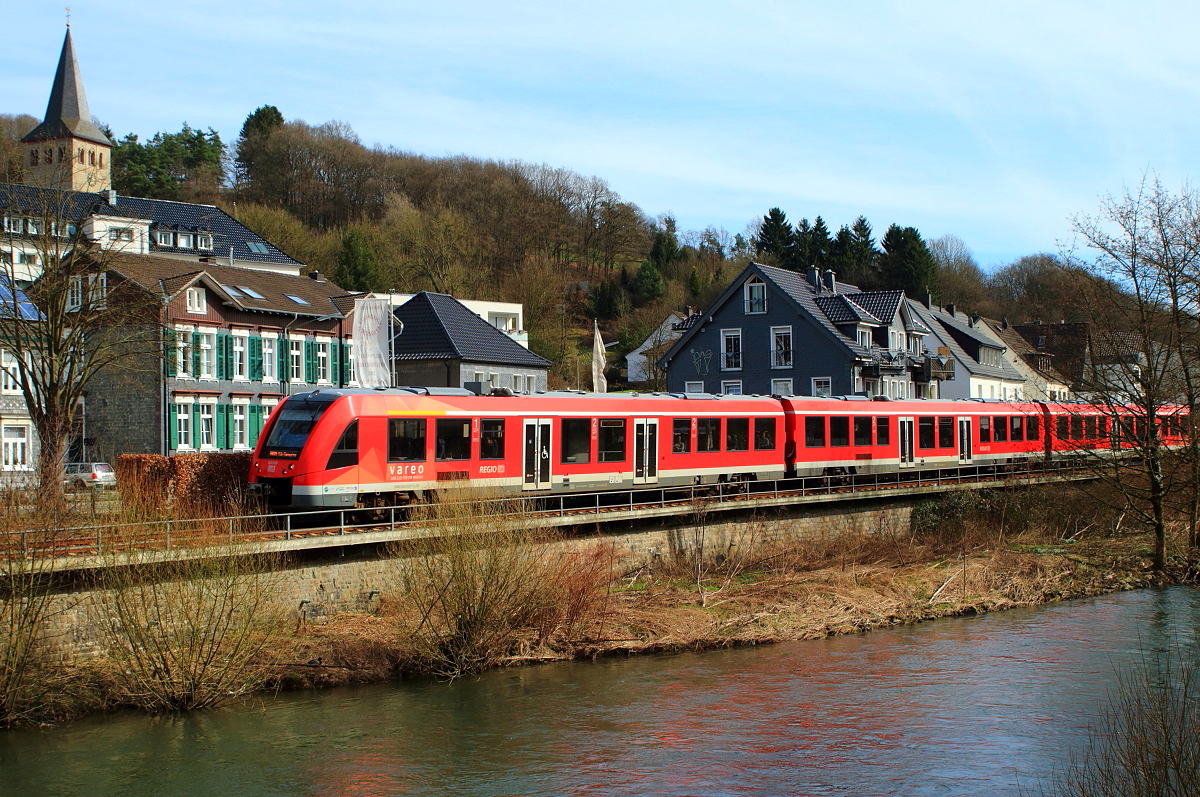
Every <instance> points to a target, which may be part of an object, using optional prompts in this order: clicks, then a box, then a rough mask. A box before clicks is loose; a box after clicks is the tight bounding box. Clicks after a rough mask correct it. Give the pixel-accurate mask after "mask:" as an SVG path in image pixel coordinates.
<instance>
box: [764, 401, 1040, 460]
mask: <svg viewBox="0 0 1200 797" xmlns="http://www.w3.org/2000/svg"><path fill="white" fill-rule="evenodd" d="M781 402H782V404H783V407H784V413H785V415H786V418H787V420H786V422H785V424H786V428H787V430H788V438H789V441H791V444H790V446H789V448H788V459H787V466H788V471H789V473H790V474H792V475H795V476H821V475H841V474H857V473H884V472H893V471H897V470H904V469H906V468H934V467H937V468H942V467H960V466H967V465H995V464H1009V463H1012V462H1015V461H1020V460H1025V459H1030V458H1034V457H1038V456H1044V443H1043V434H1044V429H1045V422H1044V420H1043V415H1044V410H1043V409H1042V408H1041V406H1040V405H1037V404H1014V403H999V402H983V401H937V400H933V401H929V400H910V401H904V400H900V401H891V400H877V401H869V400H866V399H862V398H857V397H842V398H810V397H798V396H790V397H784V398H783V399H781Z"/></svg>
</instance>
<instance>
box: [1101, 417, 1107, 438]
mask: <svg viewBox="0 0 1200 797" xmlns="http://www.w3.org/2000/svg"><path fill="white" fill-rule="evenodd" d="M1100 437H1102V438H1103V437H1108V417H1107V416H1103V417H1101V418H1100Z"/></svg>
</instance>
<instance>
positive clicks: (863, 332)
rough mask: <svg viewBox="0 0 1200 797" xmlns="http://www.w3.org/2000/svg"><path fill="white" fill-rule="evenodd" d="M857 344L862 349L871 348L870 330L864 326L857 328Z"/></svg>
mask: <svg viewBox="0 0 1200 797" xmlns="http://www.w3.org/2000/svg"><path fill="white" fill-rule="evenodd" d="M858 345H859V346H862V347H863V348H864V349H869V348H871V330H869V329H867V328H866V327H859V328H858Z"/></svg>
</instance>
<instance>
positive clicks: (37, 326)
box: [0, 186, 163, 508]
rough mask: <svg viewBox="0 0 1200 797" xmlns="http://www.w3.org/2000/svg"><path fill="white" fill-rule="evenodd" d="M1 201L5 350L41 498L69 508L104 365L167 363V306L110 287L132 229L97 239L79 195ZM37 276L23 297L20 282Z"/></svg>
mask: <svg viewBox="0 0 1200 797" xmlns="http://www.w3.org/2000/svg"><path fill="white" fill-rule="evenodd" d="M0 207H3V209H4V216H5V222H6V223H5V230H6V231H5V233H4V235H5V236H6V239H7V240H6V241H5V242H6V243H7V248H8V250H9V251H10V252H12V253H13V254H12V259H13V261H14V262H13V263H11V264H9V265H8V266H7V267H6V269H5V273H4V274H2V275H0V347H2V348H3V349H5V350H7V351H8V352H9V353H10V354H11V358H12V359H11V360H10V364H9V365H8V367H7V370H8V374H9V377H10V378H14V379H15V380H16V382H17V384H18V385H19V387H20V390H21V394H22V396H23V398H24V400H25V405H26V407H27V409H28V412H29V416H30V419H31V421H32V423H33V426H34V428H35V429H36V432H37V436H38V441H39V443H40V447H41V452H40V455H39V457H38V460H37V482H38V490H37V498H38V501H39V503H40V504H41V505H42V506H43V507H45V508H51V507H59V508H61V507H63V506H64V497H63V485H62V472H63V463H64V460H65V457H66V454H67V447H68V438H69V435H70V434H71V431H72V425H73V423H74V421H75V418H76V414H77V411H78V409H79V407H80V403H81V400H82V398H83V396H84V395H85V393H86V392H87V389H88V385H89V383H90V382H91V381H92V379H93V378H94V377H95V376H96V374H97V373H98V372H99V371H101V370H102V369H107V368H124V367H127V366H126V364H127V363H131V362H142V361H144V358H143V357H139V356H138V355H139V354H144V353H146V352H153V353H155V354H156V355H158V356H157V357H156V358H155V359H154V361H155V362H161V353H162V350H163V349H162V347H163V332H162V327H161V324H160V319H161V308H160V306H159V304H158V302H157V300H156V299H155V298H154V297H152V296H150V295H149V294H147V293H145V292H143V291H138V290H128V289H125V286H123V285H121V284H119V283H115V284H109V274H108V271H109V268H110V266H111V265H112V263H113V262H114V260H115V259H116V258H118V257H120V256H121V247H122V245H124V243H125V242H124V241H123V240H122V236H123V235H124V233H123V232H122V233H120V234H118V235H117V236H115V237H114V238H113V240H108V241H104V242H100V241H96V240H94V239H93V237H92V235H91V234H89V232H90V231H91V223H90V220H89V219H88V218H86V215H87V204H86V200H85V199H84V198H83V197H82V196H81V195H80V194H77V193H74V192H70V191H54V190H41V189H37V188H33V187H29V186H9V187H8V188H7V190H0ZM102 244H108V245H107V246H105V245H102ZM30 279H32V280H33V281H32V284H31V285H30V287H29V288H28V289H27V291H26V296H27V298H28V300H30V301H25V300H23V297H22V294H21V292H20V291H18V290H17V287H18V283H19V282H21V281H25V280H30Z"/></svg>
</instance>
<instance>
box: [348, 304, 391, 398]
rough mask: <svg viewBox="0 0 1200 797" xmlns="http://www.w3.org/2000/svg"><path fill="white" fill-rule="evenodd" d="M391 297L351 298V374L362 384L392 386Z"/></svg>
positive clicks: (365, 385)
mask: <svg viewBox="0 0 1200 797" xmlns="http://www.w3.org/2000/svg"><path fill="white" fill-rule="evenodd" d="M391 319H392V300H391V299H355V300H354V376H355V378H356V379H357V380H358V383H359V384H360V385H362V386H363V387H391V386H392V364H391V362H389V361H390V360H391V350H392V348H391V345H392V341H391V335H392V323H391Z"/></svg>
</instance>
